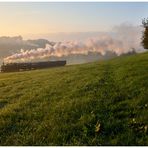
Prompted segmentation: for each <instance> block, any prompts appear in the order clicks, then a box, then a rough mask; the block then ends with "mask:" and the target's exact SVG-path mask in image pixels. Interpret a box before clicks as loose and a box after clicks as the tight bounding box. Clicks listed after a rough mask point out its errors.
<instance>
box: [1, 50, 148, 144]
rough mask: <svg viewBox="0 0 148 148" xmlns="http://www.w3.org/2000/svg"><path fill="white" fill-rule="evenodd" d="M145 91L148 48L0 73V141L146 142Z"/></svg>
mask: <svg viewBox="0 0 148 148" xmlns="http://www.w3.org/2000/svg"><path fill="white" fill-rule="evenodd" d="M147 90H148V52H147V53H144V54H139V55H134V56H129V57H119V58H116V59H113V60H110V61H104V62H96V63H90V64H83V65H75V66H66V67H62V68H53V69H45V70H36V71H30V72H21V73H8V74H0V145H148V129H147V128H148V91H147ZM99 125H100V128H99Z"/></svg>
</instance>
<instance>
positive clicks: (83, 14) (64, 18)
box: [0, 2, 148, 38]
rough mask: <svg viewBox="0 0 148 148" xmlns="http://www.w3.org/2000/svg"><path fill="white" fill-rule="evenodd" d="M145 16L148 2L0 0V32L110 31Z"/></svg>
mask: <svg viewBox="0 0 148 148" xmlns="http://www.w3.org/2000/svg"><path fill="white" fill-rule="evenodd" d="M145 17H148V2H55V3H53V2H7V3H4V2H0V36H16V35H21V36H24V37H28V38H29V37H30V38H31V37H32V36H34V37H35V36H39V35H40V36H43V37H44V35H45V36H46V35H47V34H56V33H57V34H58V33H60V32H63V33H77V32H104V31H105V32H107V31H111V29H112V28H113V27H114V26H116V25H119V24H122V23H125V22H128V23H131V24H134V25H141V20H142V18H145Z"/></svg>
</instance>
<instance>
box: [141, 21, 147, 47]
mask: <svg viewBox="0 0 148 148" xmlns="http://www.w3.org/2000/svg"><path fill="white" fill-rule="evenodd" d="M142 25H143V27H144V32H143V36H142V42H141V43H142V46H143V47H144V48H145V49H148V18H147V19H145V18H144V19H143V20H142Z"/></svg>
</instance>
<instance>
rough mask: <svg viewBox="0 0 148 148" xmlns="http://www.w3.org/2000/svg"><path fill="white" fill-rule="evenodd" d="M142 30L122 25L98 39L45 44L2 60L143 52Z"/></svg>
mask: <svg viewBox="0 0 148 148" xmlns="http://www.w3.org/2000/svg"><path fill="white" fill-rule="evenodd" d="M141 33H142V28H140V27H137V26H133V25H130V24H122V25H120V26H116V27H114V28H113V30H112V32H111V33H103V34H102V35H99V36H98V37H96V36H95V37H91V38H89V39H87V40H85V41H76V40H75V41H65V42H57V43H55V44H54V45H49V44H46V47H45V48H37V49H31V50H23V49H21V50H20V52H19V53H15V54H13V55H11V56H8V57H6V58H5V59H4V62H5V63H11V62H25V61H31V60H33V59H44V58H48V57H49V58H50V57H51V56H54V57H62V56H70V55H76V54H79V55H80V54H82V55H87V54H88V53H89V52H93V53H100V54H101V55H105V54H106V53H107V52H113V53H115V54H116V55H117V56H119V55H121V54H125V53H129V52H133V51H134V52H139V51H143V48H142V47H141V45H140V42H141Z"/></svg>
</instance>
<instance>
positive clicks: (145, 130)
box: [144, 125, 147, 133]
mask: <svg viewBox="0 0 148 148" xmlns="http://www.w3.org/2000/svg"><path fill="white" fill-rule="evenodd" d="M144 132H145V133H147V125H145V126H144Z"/></svg>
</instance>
